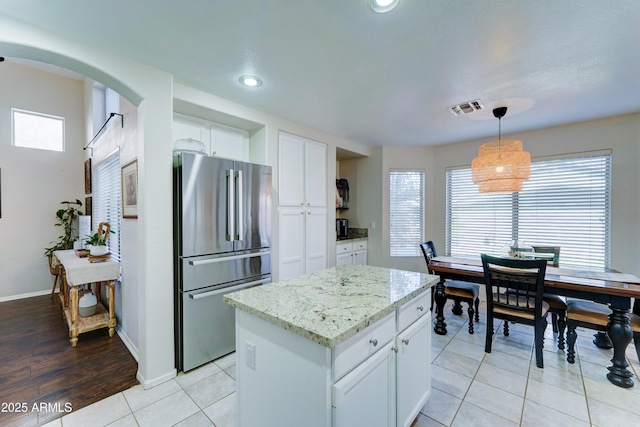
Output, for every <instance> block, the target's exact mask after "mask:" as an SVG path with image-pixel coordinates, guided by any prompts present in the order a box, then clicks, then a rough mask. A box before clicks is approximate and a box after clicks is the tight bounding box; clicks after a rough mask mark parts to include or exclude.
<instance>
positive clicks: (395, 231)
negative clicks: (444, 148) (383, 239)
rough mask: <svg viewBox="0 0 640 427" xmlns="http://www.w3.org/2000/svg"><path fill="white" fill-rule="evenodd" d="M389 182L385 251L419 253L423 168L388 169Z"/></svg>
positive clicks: (421, 238)
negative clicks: (416, 169)
mask: <svg viewBox="0 0 640 427" xmlns="http://www.w3.org/2000/svg"><path fill="white" fill-rule="evenodd" d="M389 184H390V185H389V205H390V208H389V210H390V212H389V214H390V215H389V217H390V225H389V253H390V255H391V256H392V257H404V256H406V257H412V256H422V254H421V252H420V243H422V241H423V238H424V172H423V171H400V170H392V171H391V172H390V174H389Z"/></svg>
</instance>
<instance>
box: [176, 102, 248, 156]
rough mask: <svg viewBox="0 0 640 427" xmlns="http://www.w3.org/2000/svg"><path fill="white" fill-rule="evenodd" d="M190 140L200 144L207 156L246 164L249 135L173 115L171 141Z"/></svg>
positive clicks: (180, 115)
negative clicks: (202, 145)
mask: <svg viewBox="0 0 640 427" xmlns="http://www.w3.org/2000/svg"><path fill="white" fill-rule="evenodd" d="M186 138H192V139H195V140H198V141H200V142H202V143H203V144H204V146H205V152H206V154H208V155H212V156H216V157H222V158H224V159H232V160H239V161H244V162H248V161H250V159H249V133H248V132H247V131H245V130H243V129H237V128H233V127H230V126H226V125H223V124H220V123H214V122H210V121H208V120H203V119H199V118H196V117H191V116H186V115H184V114H179V113H175V114H174V115H173V141H174V143H175V141H176V140H178V139H186Z"/></svg>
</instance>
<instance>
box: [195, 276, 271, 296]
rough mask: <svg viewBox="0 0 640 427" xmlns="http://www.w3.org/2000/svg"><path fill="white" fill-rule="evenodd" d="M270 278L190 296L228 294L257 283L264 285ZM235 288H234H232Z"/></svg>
mask: <svg viewBox="0 0 640 427" xmlns="http://www.w3.org/2000/svg"><path fill="white" fill-rule="evenodd" d="M269 280H270V279H261V280H255V281H253V282H249V283H243V284H242V285H238V286H228V287H226V288H222V289H216V290H215V291H208V292H202V293H199V294H191V293H190V294H189V298H191V299H196V300H197V299H201V298H209V297H212V296H215V295H220V294H226V293H229V292H235V291H240V290H243V289H246V288H250V287H253V286H257V285H263V284H265V283H269ZM231 289H233V290H231Z"/></svg>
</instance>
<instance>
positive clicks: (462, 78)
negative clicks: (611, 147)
mask: <svg viewBox="0 0 640 427" xmlns="http://www.w3.org/2000/svg"><path fill="white" fill-rule="evenodd" d="M0 13H2V14H5V15H7V16H9V17H13V18H15V19H18V20H21V21H24V22H27V23H30V24H33V25H35V26H39V27H43V28H45V29H47V30H49V31H51V32H54V33H59V34H62V35H64V36H68V37H71V38H73V39H77V40H82V41H83V42H84V43H87V44H90V45H93V46H96V48H99V49H104V50H108V51H112V52H115V53H118V54H120V55H122V56H126V57H129V58H132V59H134V60H136V61H138V62H142V63H145V64H148V65H151V66H153V67H156V68H159V69H163V70H166V71H168V72H170V73H172V74H173V75H174V80H175V81H176V82H180V83H183V84H186V85H189V86H193V87H195V88H199V89H202V90H205V91H207V92H211V93H214V94H216V95H218V96H220V97H223V98H226V99H229V100H233V101H236V102H238V103H241V104H245V105H247V106H250V107H253V108H256V109H259V110H262V111H265V112H268V113H271V114H274V115H277V116H281V117H284V118H287V119H290V120H292V121H295V122H299V123H302V124H304V125H307V126H310V127H313V128H317V129H320V130H323V131H326V132H328V133H331V134H334V135H338V136H341V137H344V138H347V139H349V140H352V141H355V142H358V143H361V144H364V145H369V146H381V145H386V146H392V145H437V144H444V143H450V142H456V141H462V140H467V139H474V138H485V137H494V136H495V135H496V133H497V127H498V126H497V123H496V120H495V119H494V118H493V115H492V113H491V109H492V108H494V107H497V106H503V105H506V106H507V107H509V111H508V112H507V115H506V117H505V118H504V119H503V121H502V132H503V134H506V135H508V134H509V133H512V132H519V131H525V130H531V129H537V128H544V127H549V126H554V125H560V124H566V123H573V122H578V121H584V120H590V119H595V118H600V117H607V116H613V115H619V114H625V113H631V112H638V111H640V46H639V44H640V2H638V0H601V1H593V0H564V1H556V0H544V1H535V2H534V1H513V0H473V1H470V0H448V1H425V0H400V5H399V6H398V7H397V8H396V9H395V10H393V11H392V12H389V13H387V14H376V13H374V12H372V11H371V9H370V8H369V7H368V0H305V1H293V0H271V1H267V0H232V1H229V0H226V1H222V0H192V1H177V0H173V1H171V0H136V1H130V0H111V1H109V2H104V1H97V0H83V1H80V2H79V1H77V0H57V1H55V2H52V1H50V0H31V1H24V0H0ZM0 54H1V52H0ZM243 74H255V75H258V76H259V77H260V78H261V79H262V80H263V81H264V83H263V85H262V86H260V87H257V88H246V87H243V86H241V85H240V84H239V81H238V78H239V77H240V76H241V75H243ZM475 99H479V100H481V101H482V103H483V104H484V105H485V107H486V109H485V110H482V111H477V112H474V113H471V114H467V115H462V116H454V115H453V114H451V113H450V112H449V110H448V107H450V106H452V105H455V104H460V103H463V102H466V101H471V100H475Z"/></svg>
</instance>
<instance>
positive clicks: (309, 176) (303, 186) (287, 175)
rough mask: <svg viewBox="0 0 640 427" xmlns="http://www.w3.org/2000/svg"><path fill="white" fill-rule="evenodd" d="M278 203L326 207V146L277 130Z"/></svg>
mask: <svg viewBox="0 0 640 427" xmlns="http://www.w3.org/2000/svg"><path fill="white" fill-rule="evenodd" d="M278 150H279V151H278V177H279V178H278V180H279V187H278V188H279V190H280V197H279V202H278V204H279V205H280V206H307V207H326V206H327V186H328V185H327V145H326V144H323V143H321V142H316V141H312V140H309V139H306V138H302V137H299V136H295V135H291V134H287V133H283V132H281V133H280V137H279V144H278Z"/></svg>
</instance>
